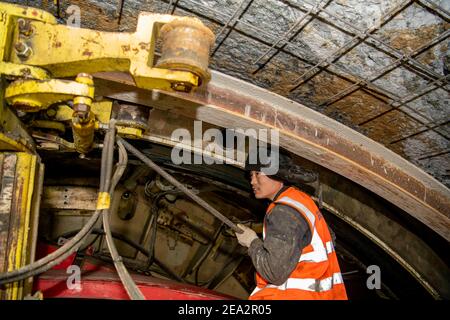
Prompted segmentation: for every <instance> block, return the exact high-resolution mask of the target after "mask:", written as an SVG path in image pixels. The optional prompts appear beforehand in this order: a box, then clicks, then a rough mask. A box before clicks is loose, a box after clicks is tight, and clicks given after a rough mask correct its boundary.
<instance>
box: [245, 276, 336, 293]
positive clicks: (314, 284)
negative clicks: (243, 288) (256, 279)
mask: <svg viewBox="0 0 450 320" xmlns="http://www.w3.org/2000/svg"><path fill="white" fill-rule="evenodd" d="M342 283H344V280H343V279H342V274H341V273H340V272H336V273H334V274H333V276H331V277H328V278H324V279H322V280H316V279H297V278H289V279H287V280H286V282H285V283H283V284H282V285H280V286H275V285H273V284H268V285H266V286H265V287H264V288H273V289H278V290H286V289H300V290H305V291H312V292H324V291H328V290H331V289H333V286H334V285H336V284H342ZM264 288H258V287H256V288H255V290H253V292H252V295H254V294H255V293H257V292H258V291H261V290H262V289H264Z"/></svg>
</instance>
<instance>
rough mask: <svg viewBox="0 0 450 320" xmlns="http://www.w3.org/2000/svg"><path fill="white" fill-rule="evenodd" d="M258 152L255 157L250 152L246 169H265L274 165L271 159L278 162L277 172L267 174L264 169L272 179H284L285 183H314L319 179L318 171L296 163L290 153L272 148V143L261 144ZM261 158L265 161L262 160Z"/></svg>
mask: <svg viewBox="0 0 450 320" xmlns="http://www.w3.org/2000/svg"><path fill="white" fill-rule="evenodd" d="M257 153H258V154H257V155H255V154H254V155H253V157H251V155H250V154H249V155H248V156H247V159H246V161H245V168H244V170H245V171H263V168H269V167H270V166H271V165H273V163H272V162H271V161H272V160H275V161H277V162H278V164H277V165H278V170H276V172H275V173H269V174H267V173H266V172H264V171H263V172H264V173H265V174H266V175H267V176H269V177H271V178H272V179H275V180H279V181H282V182H284V183H285V184H295V183H312V182H314V181H316V180H317V179H318V174H317V173H316V172H314V171H311V170H308V169H306V168H303V167H301V166H299V165H298V164H295V163H294V162H293V161H292V158H291V157H290V156H289V155H288V154H286V153H284V152H282V151H280V150H279V148H272V147H271V146H270V145H269V146H267V147H262V146H259V147H258V149H257ZM255 158H256V159H255ZM261 158H263V159H264V160H265V161H261V160H262V159H261ZM250 160H253V161H250Z"/></svg>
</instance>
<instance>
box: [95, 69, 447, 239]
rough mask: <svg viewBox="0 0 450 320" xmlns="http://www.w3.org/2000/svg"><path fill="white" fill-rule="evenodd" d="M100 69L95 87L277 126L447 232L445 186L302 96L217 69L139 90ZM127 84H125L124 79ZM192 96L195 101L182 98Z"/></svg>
mask: <svg viewBox="0 0 450 320" xmlns="http://www.w3.org/2000/svg"><path fill="white" fill-rule="evenodd" d="M97 77H101V78H103V79H108V80H112V81H116V82H119V83H120V85H116V86H114V85H111V82H108V83H103V85H102V83H101V81H100V83H99V82H97V83H98V84H99V85H100V87H101V88H99V91H100V92H101V93H100V94H102V95H105V96H110V97H113V98H116V99H119V100H124V101H129V102H134V103H141V104H144V105H148V106H152V107H155V108H162V109H165V110H171V111H172V112H175V113H180V114H183V115H186V116H189V117H191V118H195V119H199V120H203V121H206V122H209V123H212V124H214V125H217V126H221V127H227V128H233V127H237V128H244V129H245V128H277V129H279V130H280V144H281V146H282V147H284V148H286V149H287V150H289V151H291V152H293V153H295V154H299V155H301V156H302V157H304V158H306V159H308V160H310V161H312V162H315V163H318V164H320V165H322V166H324V167H326V168H328V169H330V170H332V171H334V172H337V173H338V174H339V175H342V176H344V177H346V178H348V179H350V180H352V181H354V182H356V183H358V184H360V185H362V186H364V187H365V188H367V189H369V190H371V191H373V192H374V193H376V194H378V195H380V196H381V197H383V198H385V199H387V200H388V201H390V202H392V203H393V204H395V205H396V206H398V207H399V208H401V209H403V210H405V211H406V212H408V213H409V214H410V215H412V216H413V217H415V218H416V219H418V220H419V221H421V222H423V223H425V224H426V225H428V226H429V227H430V228H431V229H433V230H434V231H436V232H437V233H438V234H440V235H441V236H442V237H444V238H445V239H447V240H450V190H449V189H448V188H446V187H445V186H444V185H442V184H441V183H439V182H438V181H437V180H435V179H434V178H432V177H431V176H429V175H428V174H426V173H425V172H423V171H422V170H420V169H419V168H417V167H415V166H414V165H412V164H411V163H409V162H408V161H406V160H405V159H403V158H401V157H399V156H398V155H396V154H395V153H393V152H391V151H390V150H388V149H386V148H384V147H383V146H381V145H380V144H378V143H376V142H374V141H373V140H371V139H368V138H366V137H364V136H363V135H361V134H359V133H357V132H355V131H353V130H351V129H349V128H348V127H346V126H344V125H342V124H340V123H338V122H336V121H333V120H332V119H330V118H327V117H325V116H323V115H321V114H319V113H317V112H315V111H313V110H311V109H309V108H307V107H305V106H302V105H301V104H298V103H296V102H294V101H291V100H288V99H286V98H283V97H281V96H278V95H276V94H273V93H271V92H268V91H266V90H263V89H261V88H258V87H256V86H253V85H251V84H248V83H246V82H243V81H240V80H237V79H234V78H232V77H229V76H226V75H223V74H221V73H218V72H214V73H213V76H212V80H211V82H210V83H209V84H208V87H207V89H206V90H204V91H197V92H195V93H193V94H181V93H176V94H163V93H158V94H153V95H152V93H150V92H144V91H137V90H136V89H135V88H133V87H132V86H130V85H132V82H131V78H129V77H128V76H127V75H124V74H117V73H115V74H112V73H110V74H101V75H100V74H99V75H97ZM126 85H128V87H126ZM186 100H187V101H191V102H192V103H186Z"/></svg>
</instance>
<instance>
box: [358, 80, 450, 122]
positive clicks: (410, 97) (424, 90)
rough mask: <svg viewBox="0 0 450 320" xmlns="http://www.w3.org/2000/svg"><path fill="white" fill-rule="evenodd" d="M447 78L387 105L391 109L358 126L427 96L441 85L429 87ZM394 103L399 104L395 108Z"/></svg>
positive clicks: (435, 81)
mask: <svg viewBox="0 0 450 320" xmlns="http://www.w3.org/2000/svg"><path fill="white" fill-rule="evenodd" d="M449 77H450V75H446V76H443V77H441V78H439V79H437V80H434V81H433V82H431V83H429V84H428V85H427V86H426V87H425V88H423V89H421V90H420V91H419V92H418V93H416V94H414V95H412V96H409V95H408V97H409V98H407V97H404V98H403V99H401V100H400V102H396V101H393V102H391V103H390V104H389V105H390V106H392V108H391V109H389V110H386V111H383V112H382V113H380V114H377V115H376V116H374V117H372V118H370V119H367V120H365V121H363V122H361V123H359V124H358V126H362V125H365V124H367V123H369V122H371V121H373V120H375V119H377V118H379V117H381V116H383V115H385V114H387V113H389V112H391V111H393V110H396V109H398V108H400V107H401V106H403V105H406V104H407V103H409V102H411V101H414V100H415V99H417V98H419V97H421V96H423V95H425V94H427V93H429V92H431V91H434V90H436V89H438V88H439V87H440V86H442V85H443V84H441V85H440V86H439V85H437V86H436V87H434V88H430V87H431V86H433V85H436V84H437V83H438V82H440V81H443V80H446V79H447V78H449ZM394 103H399V104H398V105H396V106H393V104H394Z"/></svg>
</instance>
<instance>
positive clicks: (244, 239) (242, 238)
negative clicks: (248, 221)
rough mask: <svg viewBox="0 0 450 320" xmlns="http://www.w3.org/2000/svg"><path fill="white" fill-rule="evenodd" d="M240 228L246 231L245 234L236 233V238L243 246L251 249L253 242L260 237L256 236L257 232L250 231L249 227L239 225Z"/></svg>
mask: <svg viewBox="0 0 450 320" xmlns="http://www.w3.org/2000/svg"><path fill="white" fill-rule="evenodd" d="M237 226H238V227H239V228H241V229H242V230H244V232H243V233H237V232H236V238H237V240H238V242H239V244H240V245H241V246H244V247H247V248H248V247H250V244H251V243H252V241H253V240H255V239H258V236H257V235H256V232H255V231H253V230H252V229H250V228H249V227H246V226H244V225H242V224H238V225H237Z"/></svg>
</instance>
